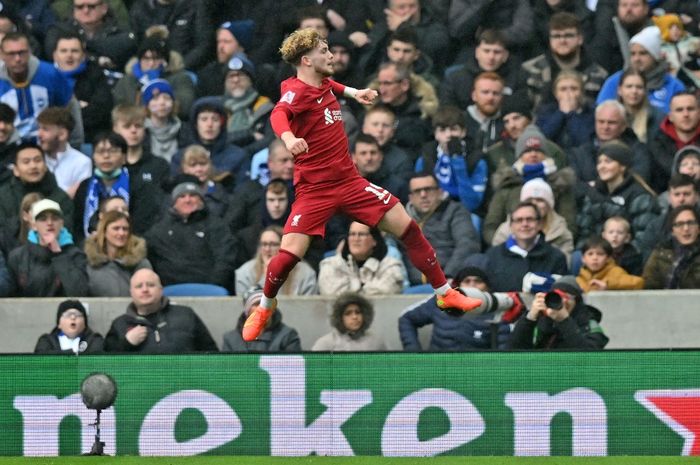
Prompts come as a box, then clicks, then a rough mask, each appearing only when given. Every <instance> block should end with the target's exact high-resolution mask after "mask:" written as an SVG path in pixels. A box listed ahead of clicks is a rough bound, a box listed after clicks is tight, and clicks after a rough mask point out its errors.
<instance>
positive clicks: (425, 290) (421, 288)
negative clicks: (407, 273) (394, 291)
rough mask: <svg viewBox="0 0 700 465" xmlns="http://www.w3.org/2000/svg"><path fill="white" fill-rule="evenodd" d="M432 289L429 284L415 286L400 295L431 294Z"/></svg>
mask: <svg viewBox="0 0 700 465" xmlns="http://www.w3.org/2000/svg"><path fill="white" fill-rule="evenodd" d="M432 293H433V287H432V286H431V285H430V284H416V285H415V286H409V287H407V288H406V289H404V290H403V292H402V294H432Z"/></svg>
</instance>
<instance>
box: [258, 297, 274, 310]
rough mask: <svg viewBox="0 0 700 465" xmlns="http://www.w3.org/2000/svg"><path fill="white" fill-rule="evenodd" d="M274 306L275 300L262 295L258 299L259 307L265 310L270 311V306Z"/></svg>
mask: <svg viewBox="0 0 700 465" xmlns="http://www.w3.org/2000/svg"><path fill="white" fill-rule="evenodd" d="M274 304H275V298H274V297H272V298H270V297H267V296H266V295H264V294H263V296H262V298H261V299H260V306H261V307H262V308H265V309H268V310H269V309H270V308H272V306H273V305H274Z"/></svg>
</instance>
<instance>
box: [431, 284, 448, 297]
mask: <svg viewBox="0 0 700 465" xmlns="http://www.w3.org/2000/svg"><path fill="white" fill-rule="evenodd" d="M450 289H451V288H450V285H449V284H447V283H445V284H443V285H442V286H440V287H436V288H435V289H434V290H435V293H436V294H437V295H445V294H447V291H449V290H450Z"/></svg>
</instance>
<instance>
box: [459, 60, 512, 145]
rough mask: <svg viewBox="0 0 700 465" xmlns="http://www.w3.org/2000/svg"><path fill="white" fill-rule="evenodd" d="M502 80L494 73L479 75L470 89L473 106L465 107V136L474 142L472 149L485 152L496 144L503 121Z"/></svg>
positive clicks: (503, 85) (503, 84)
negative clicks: (469, 136)
mask: <svg viewBox="0 0 700 465" xmlns="http://www.w3.org/2000/svg"><path fill="white" fill-rule="evenodd" d="M504 87H505V83H504V82H503V78H502V77H501V76H499V75H498V74H496V73H494V72H486V73H481V74H479V75H478V76H477V77H476V79H475V80H474V88H473V89H472V100H473V101H474V103H473V104H471V105H469V106H468V107H467V117H466V127H467V134H470V135H471V137H472V139H473V140H474V149H475V150H479V151H481V152H485V151H486V149H487V148H488V147H490V146H491V145H493V144H495V143H496V142H498V140H499V138H500V136H501V131H503V121H502V120H501V102H502V100H503V88H504Z"/></svg>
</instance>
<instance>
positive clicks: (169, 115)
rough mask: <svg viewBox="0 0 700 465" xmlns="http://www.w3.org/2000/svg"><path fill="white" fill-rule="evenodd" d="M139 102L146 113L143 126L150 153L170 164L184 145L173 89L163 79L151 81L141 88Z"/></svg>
mask: <svg viewBox="0 0 700 465" xmlns="http://www.w3.org/2000/svg"><path fill="white" fill-rule="evenodd" d="M141 101H142V102H143V104H144V105H145V106H146V110H147V112H148V117H147V118H146V120H145V123H144V125H145V128H146V129H147V130H148V135H149V144H148V146H149V147H150V149H151V153H152V154H153V155H155V156H157V157H161V158H163V159H165V160H166V161H167V162H168V163H170V160H172V159H173V156H174V155H175V154H176V153H177V151H178V149H179V148H180V147H181V146H182V145H183V144H184V140H183V136H182V133H183V132H184V131H181V129H182V122H181V121H180V118H178V117H177V112H178V103H177V101H176V100H175V93H174V92H173V88H172V87H171V86H170V83H169V82H168V81H166V80H165V79H153V80H152V81H150V82H149V83H148V85H146V86H145V87H144V88H143V91H142V93H141Z"/></svg>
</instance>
